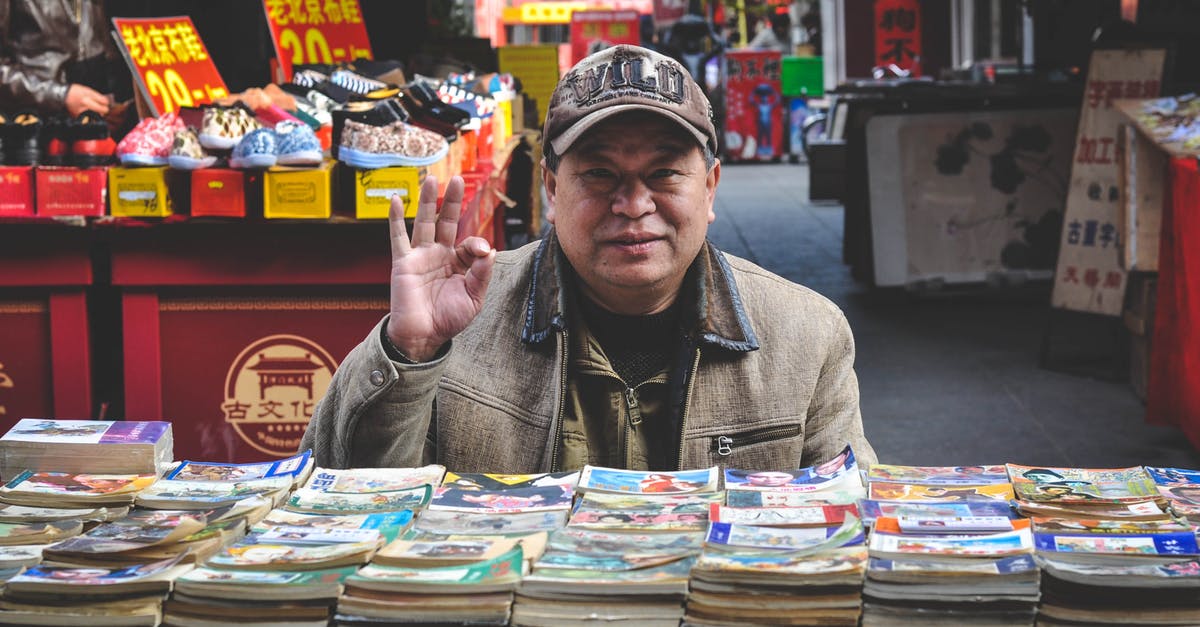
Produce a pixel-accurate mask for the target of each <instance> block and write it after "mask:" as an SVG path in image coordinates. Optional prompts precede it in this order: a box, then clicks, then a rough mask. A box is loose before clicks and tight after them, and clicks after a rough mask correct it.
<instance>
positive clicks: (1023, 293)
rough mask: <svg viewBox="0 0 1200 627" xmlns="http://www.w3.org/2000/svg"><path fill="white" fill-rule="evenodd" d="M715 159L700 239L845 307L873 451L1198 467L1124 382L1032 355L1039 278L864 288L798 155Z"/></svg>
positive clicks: (837, 225) (835, 218) (929, 460)
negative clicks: (716, 179)
mask: <svg viewBox="0 0 1200 627" xmlns="http://www.w3.org/2000/svg"><path fill="white" fill-rule="evenodd" d="M722 172H723V176H722V180H721V183H720V187H719V188H718V192H717V208H716V212H717V220H716V222H715V223H713V225H712V226H711V228H710V231H709V237H710V239H711V240H712V241H713V242H715V243H716V244H717V246H719V247H720V248H722V249H723V250H725V251H727V252H729V253H732V254H735V255H738V256H741V257H745V258H747V259H750V260H751V261H754V262H756V263H758V264H759V265H762V266H763V267H765V268H767V269H769V270H771V271H773V272H776V273H778V274H780V275H782V276H784V277H787V278H788V279H791V280H793V281H796V282H798V283H801V284H803V285H806V286H808V287H810V288H812V289H814V290H816V291H817V292H820V293H821V294H824V295H825V296H826V297H828V298H830V299H832V300H833V301H834V302H835V303H837V304H838V305H839V306H840V307H841V308H842V309H843V310H844V311H845V312H846V316H847V317H848V319H849V320H850V324H851V327H852V328H853V330H854V334H855V338H856V341H857V346H858V359H857V362H856V369H857V372H858V378H859V384H860V388H861V399H862V413H863V422H864V424H865V428H866V432H867V437H868V438H869V439H870V440H871V443H872V444H873V445H874V446H875V450H876V451H877V452H878V453H879V458H880V461H883V462H885V463H893V464H914V465H963V464H994V463H1004V462H1014V463H1022V464H1036V465H1049V466H1080V467H1092V468H1103V467H1110V468H1111V467H1123V466H1130V465H1139V464H1148V465H1162V466H1178V467H1185V468H1200V454H1197V452H1196V451H1195V450H1194V449H1193V448H1192V447H1191V445H1190V444H1189V443H1188V442H1187V440H1186V439H1185V438H1184V437H1183V435H1182V433H1180V432H1179V431H1178V430H1176V429H1173V428H1167V427H1158V426H1150V425H1147V424H1145V421H1144V418H1143V416H1144V413H1145V406H1144V405H1143V404H1142V402H1141V401H1140V400H1138V398H1137V397H1136V396H1135V395H1134V393H1133V391H1132V389H1131V388H1130V385H1129V384H1128V383H1127V382H1111V381H1104V380H1099V379H1095V378H1090V377H1086V376H1079V375H1074V374H1066V373H1063V372H1058V371H1050V370H1046V369H1043V368H1040V367H1039V365H1038V358H1039V350H1040V347H1041V345H1042V340H1043V336H1044V335H1045V332H1046V330H1047V324H1048V321H1049V318H1050V315H1051V312H1050V308H1049V305H1048V303H1049V287H1048V285H1047V286H1032V287H1026V288H1023V289H1015V290H1014V289H1008V290H1003V291H1002V290H996V289H978V290H974V291H965V292H959V293H947V292H940V293H933V294H931V293H922V294H914V293H910V292H906V291H903V290H876V289H871V288H867V287H865V286H863V285H861V284H858V283H856V282H855V281H854V280H853V279H852V278H851V277H850V271H849V269H848V268H847V267H846V266H844V265H843V264H842V261H841V260H842V252H841V250H842V207H841V206H840V205H837V204H828V203H817V204H815V203H811V202H809V201H808V189H807V186H808V173H807V171H806V169H805V166H803V165H793V164H788V163H781V164H762V165H728V166H725V167H724V168H723V170H722ZM1085 340H1086V338H1085Z"/></svg>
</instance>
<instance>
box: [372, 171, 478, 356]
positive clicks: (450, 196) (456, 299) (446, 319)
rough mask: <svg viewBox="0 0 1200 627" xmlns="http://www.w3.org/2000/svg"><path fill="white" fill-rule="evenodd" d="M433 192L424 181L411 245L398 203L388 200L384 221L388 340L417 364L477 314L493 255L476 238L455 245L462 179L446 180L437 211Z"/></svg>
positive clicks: (428, 181) (433, 186)
mask: <svg viewBox="0 0 1200 627" xmlns="http://www.w3.org/2000/svg"><path fill="white" fill-rule="evenodd" d="M437 189H438V186H437V179H436V178H434V177H433V176H432V175H429V176H426V177H425V182H424V183H423V184H422V185H421V198H420V201H419V204H418V205H417V219H416V222H415V223H414V224H413V235H412V241H411V242H410V241H409V238H408V233H407V231H406V229H405V226H404V204H403V203H402V202H401V201H400V199H399V198H398V197H395V196H393V197H392V206H391V211H390V215H389V216H388V224H389V227H390V231H391V238H392V276H391V317H390V318H389V320H388V326H387V334H388V338H389V339H390V340H391V341H392V343H393V344H395V345H396V348H399V349H400V351H401V352H403V353H404V355H405V356H406V357H408V358H409V359H412V360H413V361H418V362H420V361H428V360H429V359H431V358H432V357H433V356H434V355H436V354H437V351H438V349H440V348H441V347H442V345H443V344H445V343H446V342H448V341H450V339H451V338H453V337H454V336H456V335H458V334H459V333H461V332H462V330H463V329H465V328H466V327H467V325H468V324H470V322H471V321H472V320H474V319H475V316H476V315H478V314H479V310H480V308H482V306H483V295H484V293H486V291H487V286H488V281H489V280H490V279H491V276H492V265H493V264H494V263H495V260H496V251H494V250H492V247H491V246H490V245H489V244H488V242H487V240H485V239H483V238H481V237H468V238H466V239H464V240H463V241H462V242H461V243H459V244H458V245H455V243H454V240H455V238H456V236H457V235H458V219H459V216H460V215H461V214H462V201H463V180H462V177H458V176H455V177H454V178H452V179H450V184H449V185H448V186H447V188H446V197H445V200H444V201H443V202H442V206H441V209H440V210H439V209H438V206H437Z"/></svg>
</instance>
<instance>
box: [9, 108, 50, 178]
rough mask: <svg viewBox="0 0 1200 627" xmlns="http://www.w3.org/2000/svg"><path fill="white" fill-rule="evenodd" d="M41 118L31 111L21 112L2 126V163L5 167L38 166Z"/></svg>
mask: <svg viewBox="0 0 1200 627" xmlns="http://www.w3.org/2000/svg"><path fill="white" fill-rule="evenodd" d="M41 132H42V118H40V117H38V114H36V113H34V112H32V111H22V112H21V113H18V114H16V115H14V116H13V117H12V118H11V119H9V120H8V121H7V122H6V123H5V124H4V129H3V134H4V163H5V164H6V165H38V164H39V163H40V161H41V159H40V151H39V150H38V138H39V137H40V135H41Z"/></svg>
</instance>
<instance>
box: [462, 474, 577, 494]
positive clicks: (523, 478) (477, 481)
mask: <svg viewBox="0 0 1200 627" xmlns="http://www.w3.org/2000/svg"><path fill="white" fill-rule="evenodd" d="M578 483H579V471H578V470H574V471H570V472H543V473H536V474H528V475H502V474H492V473H459V472H447V473H446V476H445V478H444V479H442V487H444V488H461V489H464V490H509V489H512V488H540V487H543V486H551V485H564V486H569V487H570V488H572V490H574V488H575V485H576V484H578Z"/></svg>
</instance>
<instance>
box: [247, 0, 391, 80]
mask: <svg viewBox="0 0 1200 627" xmlns="http://www.w3.org/2000/svg"><path fill="white" fill-rule="evenodd" d="M263 11H265V12H266V14H267V25H268V26H269V27H270V28H271V40H272V41H273V42H274V44H275V58H277V59H279V67H280V69H281V70H282V71H283V76H284V80H291V78H292V66H293V65H303V64H308V63H325V64H330V63H341V62H343V61H353V60H354V59H371V58H373V57H372V55H371V43H370V42H369V41H368V40H367V27H366V25H365V24H364V23H363V17H362V11H361V10H360V9H359V4H358V0H326V1H325V2H320V1H316V2H313V1H309V2H296V1H294V0H293V1H290V2H289V1H288V0H263Z"/></svg>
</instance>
